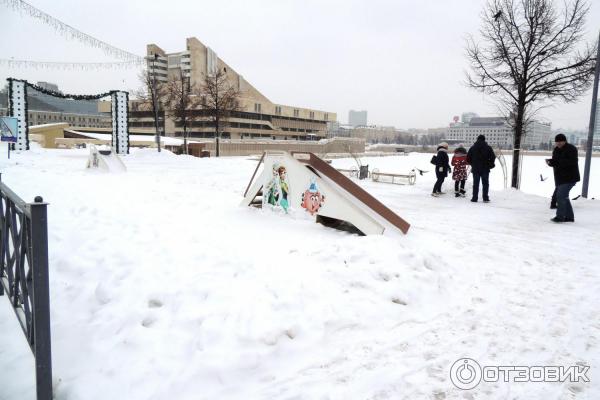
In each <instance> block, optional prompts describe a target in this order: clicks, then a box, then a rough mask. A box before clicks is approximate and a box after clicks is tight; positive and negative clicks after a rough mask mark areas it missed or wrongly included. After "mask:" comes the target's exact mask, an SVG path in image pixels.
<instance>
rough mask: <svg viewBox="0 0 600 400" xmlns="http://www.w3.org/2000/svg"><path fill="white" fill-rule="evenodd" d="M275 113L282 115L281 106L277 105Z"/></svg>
mask: <svg viewBox="0 0 600 400" xmlns="http://www.w3.org/2000/svg"><path fill="white" fill-rule="evenodd" d="M275 114H277V115H281V106H275Z"/></svg>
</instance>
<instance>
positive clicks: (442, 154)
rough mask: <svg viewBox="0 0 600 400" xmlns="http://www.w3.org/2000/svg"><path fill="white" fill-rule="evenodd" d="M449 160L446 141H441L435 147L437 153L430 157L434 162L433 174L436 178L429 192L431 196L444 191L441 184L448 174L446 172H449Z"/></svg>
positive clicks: (436, 195)
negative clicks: (431, 190)
mask: <svg viewBox="0 0 600 400" xmlns="http://www.w3.org/2000/svg"><path fill="white" fill-rule="evenodd" d="M434 161H435V162H434ZM449 161H450V159H449V158H448V143H446V142H442V143H440V144H439V145H438V147H437V155H436V156H435V157H433V159H432V162H433V163H434V164H435V176H436V178H437V180H436V181H435V185H433V192H432V193H431V195H432V196H433V197H438V196H439V195H440V194H444V192H442V184H443V183H444V179H446V177H447V176H448V172H450V163H449Z"/></svg>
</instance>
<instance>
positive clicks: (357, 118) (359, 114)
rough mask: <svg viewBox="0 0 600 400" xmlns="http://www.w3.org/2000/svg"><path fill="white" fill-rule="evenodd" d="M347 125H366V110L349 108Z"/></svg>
mask: <svg viewBox="0 0 600 400" xmlns="http://www.w3.org/2000/svg"><path fill="white" fill-rule="evenodd" d="M348 125H351V126H367V111H366V110H362V111H354V110H350V112H348Z"/></svg>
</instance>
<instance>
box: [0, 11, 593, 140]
mask: <svg viewBox="0 0 600 400" xmlns="http://www.w3.org/2000/svg"><path fill="white" fill-rule="evenodd" d="M29 3H30V4H32V5H34V6H35V7H38V8H40V9H41V10H43V11H45V12H46V13H48V14H50V15H52V16H54V17H55V18H58V19H60V20H61V21H63V22H65V23H67V24H69V25H71V26H73V27H75V28H78V29H80V30H81V31H83V32H86V33H88V34H89V35H92V36H94V37H96V38H98V39H101V40H103V41H105V42H107V43H110V44H112V45H113V46H116V47H119V48H121V49H124V50H127V51H130V52H132V53H136V54H139V55H144V54H145V46H146V44H147V43H151V42H154V43H156V44H157V45H159V46H161V47H162V48H163V49H164V50H165V51H167V52H176V51H182V50H185V39H186V38H187V37H191V36H195V37H197V38H198V39H199V40H200V41H202V42H203V43H205V44H206V45H207V46H210V47H211V48H212V49H214V50H215V51H216V52H217V54H218V56H219V57H220V58H222V59H223V60H224V61H225V62H227V63H228V64H229V65H230V66H231V67H232V68H234V69H235V70H236V71H237V72H239V73H240V74H242V75H243V76H244V78H245V79H246V80H248V81H249V82H251V83H252V84H253V85H254V86H255V87H256V88H257V89H258V90H260V91H261V92H262V93H263V94H264V95H265V96H267V97H268V98H269V99H270V100H271V101H273V102H275V103H280V104H285V105H292V106H299V107H308V108H316V109H320V110H324V111H331V112H336V113H337V114H338V120H339V121H340V122H343V123H345V122H347V119H348V110H350V109H355V110H362V109H365V110H367V111H368V119H369V123H370V124H378V125H394V126H396V127H398V128H433V127H440V126H446V125H447V124H448V123H449V122H450V121H451V119H452V117H453V116H454V115H460V114H461V113H462V112H464V111H474V112H477V113H479V114H480V115H483V116H486V115H494V114H495V109H496V108H495V106H494V104H493V99H491V98H488V97H485V96H483V95H481V94H479V93H477V92H475V91H473V90H471V89H468V88H466V87H465V86H464V84H463V83H462V82H463V80H464V71H465V69H466V68H467V63H466V60H465V57H464V38H465V36H466V34H467V33H470V32H471V33H476V32H477V30H478V28H479V25H480V21H479V16H480V13H481V10H482V8H483V5H484V4H485V1H484V0H455V1H452V0H423V1H416V0H395V1H394V0H390V1H383V0H369V1H367V0H361V1H357V0H331V1H329V0H302V1H292V0H219V1H193V0H170V1H168V2H167V1H160V2H158V1H156V2H154V1H152V2H151V1H147V0H144V1H142V0H103V1H101V2H98V1H88V0H30V1H29ZM559 3H562V2H559ZM591 3H592V4H591V10H590V13H589V15H588V19H587V20H588V24H587V29H588V34H587V38H588V41H589V42H592V41H593V40H594V39H595V38H596V37H597V34H598V30H599V29H600V1H597V0H593V1H591ZM592 23H594V24H595V25H592ZM0 35H1V36H2V40H1V42H0V43H1V44H0V57H1V58H11V57H14V59H28V60H41V61H76V62H92V61H98V62H105V61H113V60H114V61H116V60H115V59H111V58H110V57H108V56H106V55H105V54H104V53H103V52H101V51H100V50H97V49H90V48H88V47H86V46H85V45H84V44H81V43H80V42H77V41H75V40H68V39H66V38H65V37H63V36H62V35H60V34H58V33H56V32H55V31H54V30H53V29H52V28H50V27H48V26H47V25H45V24H43V23H42V22H41V21H39V20H36V19H33V18H31V17H29V16H28V15H25V14H23V15H20V14H19V13H18V12H15V11H13V10H11V9H9V8H7V7H6V6H5V5H2V4H0ZM9 76H10V77H15V78H21V79H27V80H29V81H32V82H35V81H50V82H55V83H57V84H58V85H59V87H60V88H61V90H63V91H64V92H69V93H74V94H95V93H99V92H105V91H108V90H112V89H125V90H131V89H137V88H138V87H139V86H140V84H139V82H138V80H137V71H136V70H133V69H129V70H118V69H114V70H106V71H56V70H44V69H38V70H35V69H23V70H14V69H12V70H11V69H8V68H6V67H0V79H1V80H4V79H5V78H7V77H9ZM590 92H591V90H590ZM590 103H591V93H588V95H586V96H584V97H582V98H581V99H580V101H579V102H578V103H576V104H569V105H565V104H562V103H556V104H555V105H554V106H553V107H552V108H549V109H545V110H544V111H542V113H541V115H540V116H541V117H543V119H545V120H549V121H551V122H552V126H553V128H560V127H562V128H573V129H582V130H587V126H588V122H589V112H590Z"/></svg>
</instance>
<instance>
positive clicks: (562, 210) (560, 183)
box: [546, 133, 580, 223]
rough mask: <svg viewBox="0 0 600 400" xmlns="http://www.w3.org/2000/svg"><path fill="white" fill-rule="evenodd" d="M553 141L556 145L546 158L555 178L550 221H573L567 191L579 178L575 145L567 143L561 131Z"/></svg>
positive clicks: (573, 217) (573, 216)
mask: <svg viewBox="0 0 600 400" xmlns="http://www.w3.org/2000/svg"><path fill="white" fill-rule="evenodd" d="M554 142H555V143H556V147H555V148H554V151H552V158H549V159H547V160H546V164H548V165H549V166H551V167H552V168H554V177H555V179H556V200H557V204H556V216H555V217H554V218H552V219H551V221H553V222H559V223H560V222H575V215H574V214H573V207H572V206H571V201H570V200H569V192H570V191H571V189H573V186H575V184H576V183H577V182H579V180H580V176H579V162H578V160H577V147H575V146H573V145H572V144H570V143H567V137H566V136H565V135H563V134H562V133H559V134H558V135H556V137H555V138H554Z"/></svg>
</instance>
